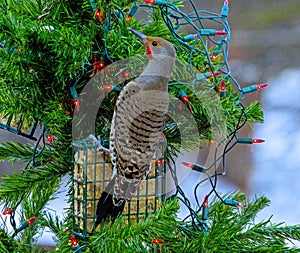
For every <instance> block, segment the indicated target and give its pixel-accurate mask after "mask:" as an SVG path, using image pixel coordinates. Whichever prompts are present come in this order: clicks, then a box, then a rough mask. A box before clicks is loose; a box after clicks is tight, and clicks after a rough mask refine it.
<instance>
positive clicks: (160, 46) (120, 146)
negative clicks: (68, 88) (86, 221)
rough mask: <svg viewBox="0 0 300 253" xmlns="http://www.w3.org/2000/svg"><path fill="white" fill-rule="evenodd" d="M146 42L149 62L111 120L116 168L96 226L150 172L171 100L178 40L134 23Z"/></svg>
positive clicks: (113, 214) (114, 212) (120, 208)
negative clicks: (153, 34)
mask: <svg viewBox="0 0 300 253" xmlns="http://www.w3.org/2000/svg"><path fill="white" fill-rule="evenodd" d="M128 29H129V30H130V31H131V32H132V33H133V34H135V35H136V36H137V37H138V38H139V39H140V40H141V41H142V42H143V43H144V45H145V48H146V53H147V55H148V64H147V66H146V67H145V68H144V70H143V72H142V73H141V75H140V76H138V77H137V78H136V79H134V80H132V81H131V82H129V83H128V84H127V85H126V86H125V87H124V88H123V89H122V91H121V92H120V95H119V97H118V100H117V102H116V107H115V111H114V115H113V119H112V123H111V131H110V156H111V160H112V164H113V167H114V173H113V177H112V179H111V181H110V182H109V184H108V186H107V187H106V188H105V189H104V191H103V192H102V195H101V196H100V199H99V202H98V205H97V210H96V215H97V220H96V223H95V226H97V225H98V224H99V223H101V222H103V221H104V220H105V219H106V218H107V217H109V216H110V217H111V219H112V220H114V219H115V218H116V217H117V216H118V215H119V214H120V213H122V211H123V209H124V205H125V201H130V199H131V198H132V195H133V194H134V193H135V192H136V190H137V187H138V185H139V183H140V181H141V180H142V179H143V178H144V177H146V176H147V173H148V171H149V169H150V163H151V159H152V158H153V156H154V154H155V151H156V149H157V147H158V144H159V140H160V137H161V135H162V132H163V129H164V123H165V116H166V113H167V111H168V106H169V96H168V81H169V78H170V75H171V72H172V69H173V65H174V62H175V58H176V52H175V49H174V46H173V45H172V43H170V42H168V41H167V40H164V39H162V38H158V37H150V36H146V35H144V34H142V33H141V32H138V31H135V30H133V29H131V28H128Z"/></svg>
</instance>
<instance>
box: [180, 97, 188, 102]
mask: <svg viewBox="0 0 300 253" xmlns="http://www.w3.org/2000/svg"><path fill="white" fill-rule="evenodd" d="M181 99H182V101H183V102H184V103H188V102H189V98H188V97H187V96H182V97H181Z"/></svg>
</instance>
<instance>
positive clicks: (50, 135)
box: [46, 134, 53, 144]
mask: <svg viewBox="0 0 300 253" xmlns="http://www.w3.org/2000/svg"><path fill="white" fill-rule="evenodd" d="M46 139H47V141H48V142H49V143H50V144H52V142H53V137H52V134H47V135H46Z"/></svg>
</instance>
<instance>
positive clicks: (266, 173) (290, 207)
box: [0, 0, 300, 243]
mask: <svg viewBox="0 0 300 253" xmlns="http://www.w3.org/2000/svg"><path fill="white" fill-rule="evenodd" d="M195 2H196V4H197V7H198V9H206V10H209V11H214V12H220V10H221V7H222V5H223V0H213V1H211V0H210V1H209V0H203V1H195ZM229 6H230V12H229V17H228V18H229V22H230V25H231V31H232V34H231V42H230V47H229V56H230V65H231V70H232V73H233V75H234V76H235V77H236V78H237V80H238V81H239V82H240V83H241V85H242V86H248V85H251V84H260V83H268V84H269V87H268V88H267V89H264V90H261V91H259V92H257V93H256V92H255V93H254V94H251V95H246V97H245V98H244V100H243V102H244V103H245V104H247V103H249V102H250V101H252V100H254V99H258V100H259V101H261V104H262V107H263V110H264V113H265V123H264V124H255V125H253V126H252V127H247V128H244V129H243V131H242V133H241V134H240V135H241V136H242V135H243V137H255V138H262V139H265V140H266V142H265V143H264V144H259V145H238V146H237V147H236V148H235V149H234V151H233V152H230V153H229V154H228V157H227V167H228V175H227V176H225V177H223V178H221V179H220V184H219V185H218V190H219V191H221V192H228V191H231V190H234V189H240V190H242V191H243V192H245V193H247V194H248V196H249V198H252V197H254V196H255V195H262V194H263V195H266V196H267V197H268V198H270V199H271V201H272V203H271V205H270V207H268V208H266V209H265V210H264V211H263V212H262V213H261V214H260V216H259V218H262V219H267V218H268V217H269V216H270V215H272V214H273V215H274V216H273V221H274V222H275V221H276V222H278V221H285V222H286V223H288V224H295V223H300V215H299V211H300V201H299V195H300V184H299V183H298V178H299V177H300V168H299V167H300V166H299V164H300V155H299V153H298V152H300V129H299V128H300V127H299V123H300V113H299V112H300V102H299V99H300V88H299V87H298V86H299V85H300V58H299V56H298V54H299V50H300V35H299V34H300V1H299V0H272V1H271V0H252V1H248V0H238V1H236V0H231V1H229ZM186 8H189V7H188V6H187V7H186ZM12 140H14V141H26V142H27V140H25V139H23V138H21V137H18V136H15V135H14V134H11V133H8V132H7V131H3V130H0V143H1V142H6V141H12ZM0 168H1V170H0V173H1V174H2V175H3V174H5V173H7V172H11V171H13V170H17V169H18V166H17V165H16V166H15V167H13V168H11V167H10V165H9V164H8V163H6V162H2V163H1V164H0ZM64 194H65V193H64V192H63V193H61V195H60V198H59V199H58V200H56V201H54V202H53V203H52V205H51V208H52V209H54V210H57V212H58V213H63V207H65V206H66V204H64ZM47 240H48V239H45V240H44V241H42V243H45V242H47Z"/></svg>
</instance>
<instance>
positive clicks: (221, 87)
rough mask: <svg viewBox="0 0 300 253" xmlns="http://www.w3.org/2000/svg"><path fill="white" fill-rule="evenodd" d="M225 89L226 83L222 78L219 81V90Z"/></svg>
mask: <svg viewBox="0 0 300 253" xmlns="http://www.w3.org/2000/svg"><path fill="white" fill-rule="evenodd" d="M225 90H226V83H225V81H224V80H223V81H222V82H221V86H220V91H225Z"/></svg>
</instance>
